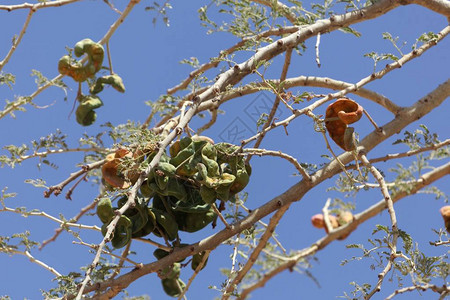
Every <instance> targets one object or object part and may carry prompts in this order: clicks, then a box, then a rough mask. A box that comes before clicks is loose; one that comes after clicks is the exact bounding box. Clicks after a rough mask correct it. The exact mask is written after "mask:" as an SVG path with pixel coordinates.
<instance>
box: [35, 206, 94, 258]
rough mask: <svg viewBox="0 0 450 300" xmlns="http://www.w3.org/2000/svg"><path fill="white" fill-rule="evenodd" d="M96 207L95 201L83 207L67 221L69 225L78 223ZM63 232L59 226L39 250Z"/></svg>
mask: <svg viewBox="0 0 450 300" xmlns="http://www.w3.org/2000/svg"><path fill="white" fill-rule="evenodd" d="M96 205H97V201H96V200H94V201H92V202H91V203H90V204H89V205H87V206H85V207H83V208H82V209H81V210H80V212H79V213H78V214H77V215H76V216H75V217H73V218H72V219H70V220H69V221H70V222H71V223H75V222H77V221H78V220H79V219H81V217H82V216H84V215H85V214H86V213H87V212H88V211H90V210H91V209H94V208H95V207H96ZM75 224H76V223H75ZM63 230H64V228H63V227H62V226H60V227H59V228H57V229H55V234H54V235H53V236H52V237H51V238H49V239H47V240H45V241H43V242H42V244H41V245H40V246H39V250H42V248H44V247H45V246H46V245H47V244H49V243H51V242H53V241H55V240H56V238H57V237H58V236H59V235H60V234H61V232H63Z"/></svg>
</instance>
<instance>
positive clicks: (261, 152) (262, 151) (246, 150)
mask: <svg viewBox="0 0 450 300" xmlns="http://www.w3.org/2000/svg"><path fill="white" fill-rule="evenodd" d="M242 152H243V153H245V154H251V155H258V156H266V155H268V156H276V157H281V158H284V159H285V160H287V161H288V162H290V163H291V164H293V165H294V167H295V168H296V169H297V171H298V172H299V173H300V174H301V175H302V176H303V178H305V179H307V180H309V179H310V176H309V174H308V172H306V170H305V168H303V167H302V166H301V165H300V164H299V162H298V161H297V160H296V159H295V158H294V157H292V156H290V155H288V154H286V153H283V152H281V151H273V150H266V149H261V148H258V149H255V148H244V149H242Z"/></svg>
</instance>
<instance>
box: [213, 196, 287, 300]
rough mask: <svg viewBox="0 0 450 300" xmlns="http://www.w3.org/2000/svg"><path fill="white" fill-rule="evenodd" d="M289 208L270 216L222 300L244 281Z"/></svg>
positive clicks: (285, 206) (281, 209)
mask: <svg viewBox="0 0 450 300" xmlns="http://www.w3.org/2000/svg"><path fill="white" fill-rule="evenodd" d="M289 206H290V204H287V205H284V206H282V207H280V209H279V210H278V211H277V212H275V214H274V215H273V216H272V218H270V222H269V224H268V225H267V228H266V230H265V231H264V233H263V235H262V236H261V238H260V239H259V241H258V245H257V246H256V247H255V249H254V250H253V252H252V253H251V254H250V257H249V258H248V260H247V262H246V263H245V265H244V266H243V267H242V268H241V269H240V270H239V272H238V273H237V274H236V276H235V277H234V278H233V280H232V281H231V283H230V284H229V285H228V288H227V289H226V290H225V293H224V295H223V296H222V299H223V300H226V299H228V298H229V297H230V295H231V293H232V292H233V291H234V289H235V288H236V287H237V286H238V284H239V283H240V282H241V281H242V279H244V277H245V275H247V273H248V272H249V271H250V269H251V268H252V267H253V265H254V263H255V262H256V260H257V259H258V256H259V254H260V253H261V251H262V250H263V249H264V248H265V247H266V244H267V242H268V241H269V239H270V237H271V236H272V234H273V232H274V230H275V227H276V226H277V225H278V222H279V221H280V220H281V218H282V217H283V215H284V213H285V212H286V211H287V210H288V209H289Z"/></svg>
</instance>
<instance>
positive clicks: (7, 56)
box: [0, 9, 36, 71]
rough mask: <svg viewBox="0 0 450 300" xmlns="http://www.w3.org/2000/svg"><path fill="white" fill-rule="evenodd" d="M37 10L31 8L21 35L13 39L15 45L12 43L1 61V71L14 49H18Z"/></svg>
mask: <svg viewBox="0 0 450 300" xmlns="http://www.w3.org/2000/svg"><path fill="white" fill-rule="evenodd" d="M35 12H36V10H34V9H30V11H29V13H28V16H27V19H26V20H25V23H24V24H23V27H22V30H21V31H20V33H19V36H18V37H17V38H15V39H14V40H13V45H12V47H11V49H9V51H8V54H6V57H5V58H4V59H3V60H2V61H1V62H0V71H1V70H2V69H3V67H4V66H5V65H6V64H7V63H8V62H9V59H10V58H11V56H12V55H13V53H14V51H16V49H17V46H18V45H19V44H20V42H21V41H22V38H23V36H24V34H25V32H26V31H27V28H28V24H30V20H31V17H32V16H33V14H34V13H35Z"/></svg>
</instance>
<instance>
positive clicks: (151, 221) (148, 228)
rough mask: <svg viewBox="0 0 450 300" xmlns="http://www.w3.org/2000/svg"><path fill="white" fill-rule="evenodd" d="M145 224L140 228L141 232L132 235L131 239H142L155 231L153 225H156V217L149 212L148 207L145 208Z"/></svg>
mask: <svg viewBox="0 0 450 300" xmlns="http://www.w3.org/2000/svg"><path fill="white" fill-rule="evenodd" d="M147 213H148V216H147V223H146V224H145V225H144V227H142V229H141V230H139V231H137V232H135V233H133V235H132V237H133V238H139V237H143V236H147V235H149V234H150V233H152V232H153V230H155V225H156V216H155V214H154V213H153V212H152V211H151V210H150V208H149V207H147Z"/></svg>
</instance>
